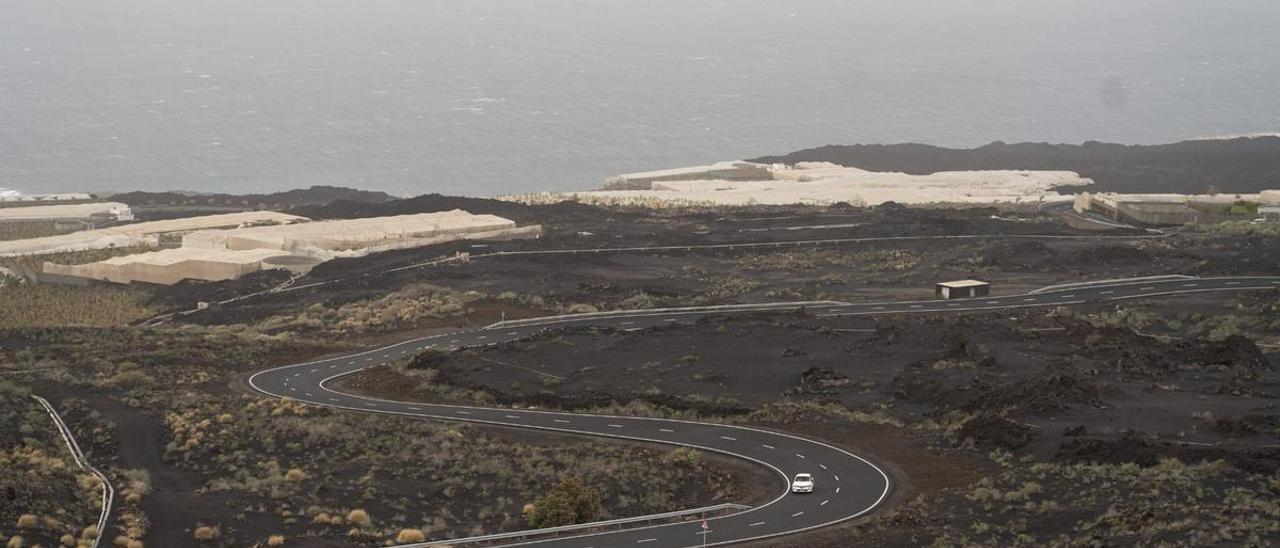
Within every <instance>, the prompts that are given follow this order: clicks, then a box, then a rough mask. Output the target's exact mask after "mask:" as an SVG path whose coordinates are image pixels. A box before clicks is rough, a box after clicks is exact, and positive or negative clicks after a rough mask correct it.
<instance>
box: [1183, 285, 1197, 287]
mask: <svg viewBox="0 0 1280 548" xmlns="http://www.w3.org/2000/svg"><path fill="white" fill-rule="evenodd" d="M1198 285H1200V284H1182V287H1196V286H1198Z"/></svg>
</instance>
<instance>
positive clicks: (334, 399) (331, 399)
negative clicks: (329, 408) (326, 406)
mask: <svg viewBox="0 0 1280 548" xmlns="http://www.w3.org/2000/svg"><path fill="white" fill-rule="evenodd" d="M329 401H332V402H336V401H338V398H329Z"/></svg>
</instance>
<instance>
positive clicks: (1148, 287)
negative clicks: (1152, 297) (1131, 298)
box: [1138, 286, 1155, 291]
mask: <svg viewBox="0 0 1280 548" xmlns="http://www.w3.org/2000/svg"><path fill="white" fill-rule="evenodd" d="M1138 289H1140V290H1142V291H1154V290H1155V288H1154V287H1151V286H1147V287H1139V288H1138Z"/></svg>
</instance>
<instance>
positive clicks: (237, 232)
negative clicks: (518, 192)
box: [182, 209, 516, 255]
mask: <svg viewBox="0 0 1280 548" xmlns="http://www.w3.org/2000/svg"><path fill="white" fill-rule="evenodd" d="M515 226H516V223H515V222H514V221H511V220H508V219H504V218H502V217H498V216H494V215H472V214H471V213H468V212H466V211H462V210H460V209H455V210H452V211H442V212H438V213H419V214H415V215H398V216H394V217H373V218H364V219H346V220H341V221H317V222H312V223H303V224H295V225H285V226H261V227H249V228H238V229H233V230H210V231H199V232H192V233H191V234H188V235H186V236H185V237H184V238H183V239H182V245H183V247H195V248H205V249H278V250H283V251H291V252H299V253H303V254H308V253H310V254H317V255H324V253H323V252H326V251H329V252H341V251H347V250H356V249H368V248H378V247H381V246H384V245H389V244H394V243H395V242H398V241H406V240H408V241H416V240H421V239H427V238H440V237H446V239H460V238H462V237H465V236H466V235H469V234H481V233H483V234H488V233H491V232H494V231H502V230H509V229H514V228H515Z"/></svg>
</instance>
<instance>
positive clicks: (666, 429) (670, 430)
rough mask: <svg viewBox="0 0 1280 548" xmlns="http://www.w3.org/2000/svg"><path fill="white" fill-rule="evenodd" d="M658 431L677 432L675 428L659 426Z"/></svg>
mask: <svg viewBox="0 0 1280 548" xmlns="http://www.w3.org/2000/svg"><path fill="white" fill-rule="evenodd" d="M658 431H659V432H675V430H672V429H670V428H659V429H658Z"/></svg>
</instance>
